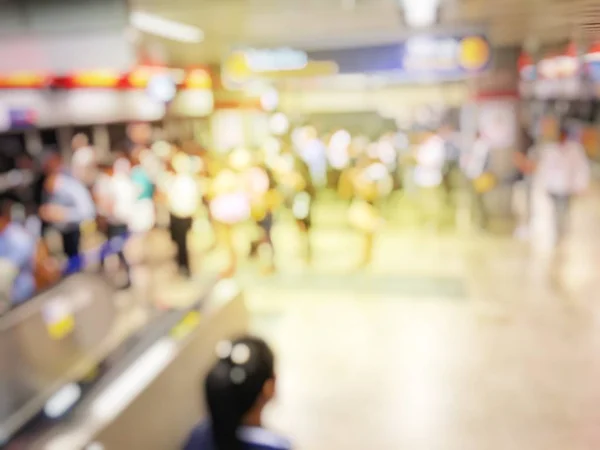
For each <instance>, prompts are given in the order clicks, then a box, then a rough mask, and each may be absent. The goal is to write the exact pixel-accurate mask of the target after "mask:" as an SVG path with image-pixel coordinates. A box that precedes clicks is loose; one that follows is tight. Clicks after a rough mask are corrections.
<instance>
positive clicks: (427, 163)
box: [413, 133, 446, 226]
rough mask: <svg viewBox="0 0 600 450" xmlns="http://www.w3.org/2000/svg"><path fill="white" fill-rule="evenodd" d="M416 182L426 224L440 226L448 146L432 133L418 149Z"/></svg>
mask: <svg viewBox="0 0 600 450" xmlns="http://www.w3.org/2000/svg"><path fill="white" fill-rule="evenodd" d="M415 160H416V167H415V169H414V172H413V173H414V181H415V184H416V185H417V186H418V187H419V193H420V195H419V197H420V198H421V202H420V203H421V204H420V208H421V215H422V217H423V222H424V224H434V225H435V226H439V224H440V217H441V216H440V209H441V206H442V204H441V201H440V200H441V195H442V194H443V191H442V187H443V180H444V175H443V171H444V167H445V164H446V146H445V142H444V140H443V139H442V138H441V137H439V136H438V135H437V134H435V133H430V134H429V135H428V136H426V137H425V139H424V140H423V142H422V143H421V144H420V145H419V146H418V147H417V149H416V154H415Z"/></svg>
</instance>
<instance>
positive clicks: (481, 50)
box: [308, 35, 492, 80]
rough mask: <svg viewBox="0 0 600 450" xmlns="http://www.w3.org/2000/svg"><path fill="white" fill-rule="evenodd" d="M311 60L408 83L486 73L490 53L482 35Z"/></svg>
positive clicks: (315, 55) (420, 39) (418, 40)
mask: <svg viewBox="0 0 600 450" xmlns="http://www.w3.org/2000/svg"><path fill="white" fill-rule="evenodd" d="M308 57H309V60H311V61H332V62H335V63H336V64H337V66H338V68H339V72H340V73H382V72H385V73H390V72H391V73H394V74H395V75H396V76H397V77H398V78H404V79H409V80H423V79H430V78H434V79H436V80H443V79H457V78H462V77H464V76H467V75H470V74H475V73H479V72H481V71H483V70H485V69H486V68H487V67H488V65H489V63H490V62H491V57H492V51H491V46H490V44H489V42H488V40H487V39H486V38H485V37H484V36H482V35H468V36H459V37H455V36H452V37H440V36H417V37H413V38H411V39H409V40H407V41H405V42H401V43H399V44H390V45H380V46H374V47H363V48H352V49H339V50H325V51H317V52H311V53H309V54H308Z"/></svg>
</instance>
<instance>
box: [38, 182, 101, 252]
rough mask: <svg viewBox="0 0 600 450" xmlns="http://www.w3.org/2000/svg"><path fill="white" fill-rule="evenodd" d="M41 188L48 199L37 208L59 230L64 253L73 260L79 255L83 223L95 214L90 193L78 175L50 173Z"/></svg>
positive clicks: (94, 216)
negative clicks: (77, 177) (74, 176)
mask: <svg viewBox="0 0 600 450" xmlns="http://www.w3.org/2000/svg"><path fill="white" fill-rule="evenodd" d="M44 189H45V192H46V194H47V196H48V201H47V202H45V203H44V205H42V207H41V208H40V217H41V219H42V220H44V221H46V222H48V223H50V224H51V225H52V226H53V227H55V228H56V229H58V230H59V231H60V233H61V235H62V240H63V250H64V252H65V255H66V256H67V257H68V258H69V260H74V258H75V257H77V256H78V255H79V250H80V241H81V228H82V225H83V224H84V223H85V222H86V221H91V220H95V218H96V207H95V205H94V202H93V200H92V196H91V194H90V192H89V191H88V189H87V188H86V187H85V186H84V185H83V184H82V183H81V182H79V181H78V180H77V179H75V178H73V177H70V176H68V175H63V174H60V173H58V174H56V173H55V174H52V175H50V176H49V177H48V178H47V179H46V181H45V184H44Z"/></svg>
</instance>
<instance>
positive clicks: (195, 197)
mask: <svg viewBox="0 0 600 450" xmlns="http://www.w3.org/2000/svg"><path fill="white" fill-rule="evenodd" d="M190 166H191V165H190V163H189V157H188V156H187V155H186V154H185V153H183V152H181V151H179V152H177V153H176V154H175V155H174V156H173V160H172V167H173V174H172V175H171V177H170V179H169V180H168V182H167V186H166V187H165V188H166V194H167V205H168V208H169V215H170V231H171V239H172V240H173V242H174V244H175V247H176V249H177V266H178V267H179V270H180V272H181V273H182V275H184V276H186V277H189V276H190V275H191V269H190V256H189V246H188V233H189V232H190V230H191V228H192V223H193V218H194V214H195V213H196V211H197V210H198V207H199V206H200V200H201V195H200V189H199V186H198V183H197V182H196V180H195V179H194V177H193V176H192V170H191V167H190Z"/></svg>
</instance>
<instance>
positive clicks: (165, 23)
mask: <svg viewBox="0 0 600 450" xmlns="http://www.w3.org/2000/svg"><path fill="white" fill-rule="evenodd" d="M130 21H131V24H132V25H133V26H134V27H135V28H137V29H138V30H140V31H143V32H144V33H148V34H154V35H156V36H161V37H164V38H167V39H172V40H174V41H180V42H190V43H197V42H202V41H203V40H204V32H203V31H202V30H201V29H200V28H197V27H193V26H191V25H185V24H183V23H179V22H174V21H172V20H167V19H163V18H162V17H159V16H155V15H153V14H148V13H144V12H139V11H138V12H133V13H131V17H130Z"/></svg>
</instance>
